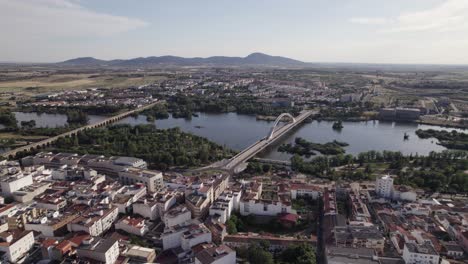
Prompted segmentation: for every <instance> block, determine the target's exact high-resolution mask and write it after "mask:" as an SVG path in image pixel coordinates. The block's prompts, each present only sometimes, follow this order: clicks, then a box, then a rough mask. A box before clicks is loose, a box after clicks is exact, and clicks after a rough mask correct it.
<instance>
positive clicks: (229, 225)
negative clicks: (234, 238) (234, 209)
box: [226, 219, 237, 234]
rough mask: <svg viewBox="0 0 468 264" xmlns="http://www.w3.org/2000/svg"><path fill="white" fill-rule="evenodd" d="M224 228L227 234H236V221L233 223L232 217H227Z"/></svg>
mask: <svg viewBox="0 0 468 264" xmlns="http://www.w3.org/2000/svg"><path fill="white" fill-rule="evenodd" d="M226 229H227V232H228V234H237V227H236V223H234V221H233V220H232V219H229V220H228V221H227V222H226Z"/></svg>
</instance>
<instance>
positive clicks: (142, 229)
mask: <svg viewBox="0 0 468 264" xmlns="http://www.w3.org/2000/svg"><path fill="white" fill-rule="evenodd" d="M115 229H120V230H123V231H125V232H127V233H129V234H133V235H137V236H143V235H144V234H146V233H147V232H148V231H149V228H148V225H147V224H146V221H145V219H144V218H140V217H131V216H126V217H124V218H122V219H120V221H118V222H117V223H116V224H115Z"/></svg>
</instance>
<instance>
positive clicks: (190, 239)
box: [180, 224, 211, 251]
mask: <svg viewBox="0 0 468 264" xmlns="http://www.w3.org/2000/svg"><path fill="white" fill-rule="evenodd" d="M201 243H211V232H210V230H209V229H208V228H207V227H206V226H205V225H204V224H201V225H200V226H198V227H196V228H192V227H190V228H189V230H187V231H185V232H184V233H183V235H182V237H181V240H180V244H181V247H182V249H183V250H186V251H188V250H190V249H191V248H192V247H193V246H196V245H198V244H201Z"/></svg>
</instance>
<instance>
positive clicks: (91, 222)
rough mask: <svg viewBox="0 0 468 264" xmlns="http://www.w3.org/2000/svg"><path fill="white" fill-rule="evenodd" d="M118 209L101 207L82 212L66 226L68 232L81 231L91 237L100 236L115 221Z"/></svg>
mask: <svg viewBox="0 0 468 264" xmlns="http://www.w3.org/2000/svg"><path fill="white" fill-rule="evenodd" d="M118 215H119V209H118V208H117V207H116V206H106V205H101V206H98V207H93V208H90V209H88V210H86V211H85V212H83V213H82V214H81V215H80V216H79V217H77V218H76V219H74V220H73V221H72V222H71V223H69V224H68V225H67V228H68V231H70V232H78V231H83V232H86V233H88V234H90V235H91V236H100V235H101V234H103V233H104V232H105V231H107V230H109V229H110V228H111V227H112V225H113V223H114V222H115V221H116V220H117V217H118Z"/></svg>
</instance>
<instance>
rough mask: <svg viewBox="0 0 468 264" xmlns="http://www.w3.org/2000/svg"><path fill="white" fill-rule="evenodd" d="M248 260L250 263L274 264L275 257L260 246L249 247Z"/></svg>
mask: <svg viewBox="0 0 468 264" xmlns="http://www.w3.org/2000/svg"><path fill="white" fill-rule="evenodd" d="M247 259H248V261H249V262H250V263H253V264H255V263H262V264H273V263H274V261H273V255H272V254H271V253H270V252H268V251H265V250H263V249H262V248H261V247H259V246H258V245H253V246H251V247H249V249H248V252H247Z"/></svg>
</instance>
